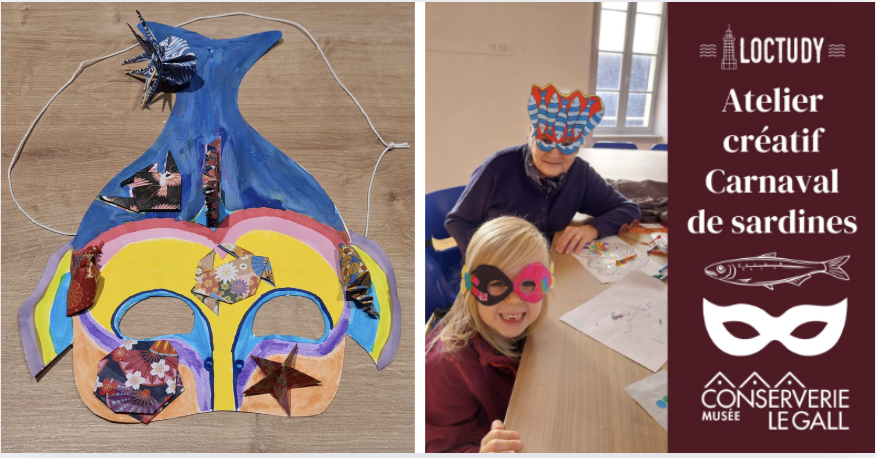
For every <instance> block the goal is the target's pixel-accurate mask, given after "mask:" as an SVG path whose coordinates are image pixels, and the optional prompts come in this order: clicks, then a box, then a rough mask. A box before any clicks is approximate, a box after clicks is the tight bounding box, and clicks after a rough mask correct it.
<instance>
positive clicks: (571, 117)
mask: <svg viewBox="0 0 876 458" xmlns="http://www.w3.org/2000/svg"><path fill="white" fill-rule="evenodd" d="M528 109H529V120H530V122H532V128H533V131H532V136H533V137H535V139H536V141H535V144H536V145H538V148H539V149H540V150H542V151H544V152H548V151H551V150H553V149H554V148H557V149H559V150H560V152H561V153H563V154H574V153H575V152H576V151H578V148H580V147H581V145H583V144H584V137H585V136H587V134H589V133H590V131H591V130H593V129H594V128H595V127H596V125H597V124H599V121H601V120H602V115H603V113H605V105H603V104H602V99H601V98H599V96H598V95H584V94H583V93H582V92H581V91H574V92H572V93H571V94H561V93H560V92H558V91H557V88H555V87H554V85H553V84H548V85H547V86H546V87H544V88H541V87H539V86H538V85H536V84H533V85H532V94H531V95H530V96H529V105H528Z"/></svg>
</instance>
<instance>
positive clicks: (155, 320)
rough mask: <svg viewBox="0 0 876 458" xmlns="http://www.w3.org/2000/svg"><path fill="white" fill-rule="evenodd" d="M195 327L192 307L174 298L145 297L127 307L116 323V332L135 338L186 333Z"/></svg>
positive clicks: (143, 338) (141, 338) (148, 338)
mask: <svg viewBox="0 0 876 458" xmlns="http://www.w3.org/2000/svg"><path fill="white" fill-rule="evenodd" d="M194 326H195V316H194V313H193V312H192V309H191V308H189V306H188V305H186V304H185V303H184V302H183V301H182V300H180V299H178V298H176V297H168V296H158V297H148V298H146V299H144V300H142V301H140V302H137V303H136V304H134V305H133V306H132V307H131V308H130V309H128V310H127V311H126V312H125V314H124V315H122V319H121V321H120V322H119V332H121V333H122V334H123V335H124V336H126V337H128V338H131V339H137V340H152V339H153V338H155V337H158V336H166V335H171V334H188V333H190V332H192V329H193V328H194Z"/></svg>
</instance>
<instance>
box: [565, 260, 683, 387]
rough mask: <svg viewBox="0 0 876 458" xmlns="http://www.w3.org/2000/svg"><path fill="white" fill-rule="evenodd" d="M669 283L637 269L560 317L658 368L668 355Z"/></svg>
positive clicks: (621, 352)
mask: <svg viewBox="0 0 876 458" xmlns="http://www.w3.org/2000/svg"><path fill="white" fill-rule="evenodd" d="M666 298H667V286H666V284H664V283H663V282H661V281H657V280H655V279H654V278H652V277H651V276H650V275H648V274H647V273H645V272H643V271H641V270H635V271H632V272H630V273H629V274H628V275H626V276H625V277H624V278H623V279H622V280H620V281H618V282H617V283H615V284H614V285H612V287H611V288H609V289H608V290H607V291H605V292H603V293H601V294H599V295H598V296H596V297H594V298H593V299H591V300H589V301H587V302H585V303H584V304H583V305H581V306H580V307H578V308H576V309H574V310H572V311H570V312H569V313H566V314H565V315H563V316H562V317H560V320H562V321H563V322H565V323H566V324H568V325H569V326H572V327H573V328H575V329H577V330H579V331H581V332H583V333H584V334H587V335H588V336H590V337H592V338H593V339H595V340H597V341H599V342H600V343H602V344H604V345H606V346H608V347H609V348H611V349H613V350H615V351H617V352H618V353H620V354H622V355H624V356H626V357H627V358H629V359H631V360H633V361H635V362H637V363H639V364H641V365H642V366H645V367H646V368H648V369H650V370H651V371H657V370H658V369H660V367H661V366H663V364H664V363H665V362H666V360H667V359H668V352H667V343H668V335H667V330H668V313H667V312H668V307H667V300H666Z"/></svg>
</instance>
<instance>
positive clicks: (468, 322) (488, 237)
mask: <svg viewBox="0 0 876 458" xmlns="http://www.w3.org/2000/svg"><path fill="white" fill-rule="evenodd" d="M532 259H538V260H540V261H541V262H542V263H544V265H545V266H548V265H550V247H549V246H548V242H547V239H545V237H544V236H543V235H542V234H541V232H539V231H538V229H537V228H536V227H535V226H533V225H532V224H530V223H529V222H527V221H526V220H524V219H521V218H517V217H514V216H502V217H499V218H496V219H493V220H490V221H487V222H486V223H484V224H483V225H482V226H481V227H480V228H479V229H478V230H477V232H475V234H474V236H473V237H472V239H471V242H470V243H469V246H468V253H467V254H466V258H465V264H466V269H467V271H468V272H471V271H472V269H474V268H475V267H477V266H480V265H482V264H489V265H491V266H495V267H498V268H499V269H502V270H503V271H504V270H508V269H511V268H513V267H515V266H520V264H521V263H523V262H527V261H530V260H532ZM480 305H481V304H480V302H478V301H477V300H476V299H475V298H474V296H473V295H472V294H470V293H469V292H468V291H467V290H466V289H465V281H464V280H463V282H462V284H461V285H460V290H459V294H458V295H457V296H456V301H455V302H454V303H453V307H451V308H450V311H449V312H448V313H447V316H445V317H444V319H443V321H444V323H443V327H442V328H441V330H440V331H439V332H438V335H437V336H433V337H432V339H431V342H430V344H429V346H428V348H427V351H428V350H429V349H431V348H432V346H433V345H434V344H435V342H437V341H438V340H439V339H440V340H441V343H442V344H443V346H444V349H445V350H446V351H448V352H453V351H455V350H458V349H460V348H463V347H465V346H467V345H469V344H470V342H471V339H472V337H473V336H474V333H476V332H477V333H479V334H480V335H481V336H482V337H483V338H484V340H486V341H487V342H489V344H490V345H491V346H492V347H493V348H495V349H496V351H498V352H499V353H500V354H502V355H505V356H508V357H511V358H514V359H518V358H520V350H519V349H518V347H517V341H519V340H521V339H523V338H525V337H526V336H527V335H529V334H530V333H531V332H532V331H534V330H535V329H537V328H538V327H539V326H541V324H542V323H543V322H544V320H545V317H546V316H547V306H548V299H547V296H545V297H544V299H542V309H541V313H540V314H539V316H538V318H536V320H535V322H533V323H532V324H531V325H529V327H527V328H526V329H525V330H524V331H523V333H522V334H520V336H518V337H517V338H515V339H509V338H507V337H504V336H502V335H501V334H499V333H498V332H496V331H494V330H493V329H492V328H490V327H489V326H487V325H486V324H485V323H484V321H483V320H482V319H481V315H480V313H478V307H479V306H480Z"/></svg>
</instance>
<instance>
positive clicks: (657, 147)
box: [651, 143, 669, 151]
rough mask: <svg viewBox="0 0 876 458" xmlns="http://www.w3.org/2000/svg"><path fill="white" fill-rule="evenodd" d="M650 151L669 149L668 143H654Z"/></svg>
mask: <svg viewBox="0 0 876 458" xmlns="http://www.w3.org/2000/svg"><path fill="white" fill-rule="evenodd" d="M651 151H669V144H667V143H655V144H654V146H652V147H651Z"/></svg>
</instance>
